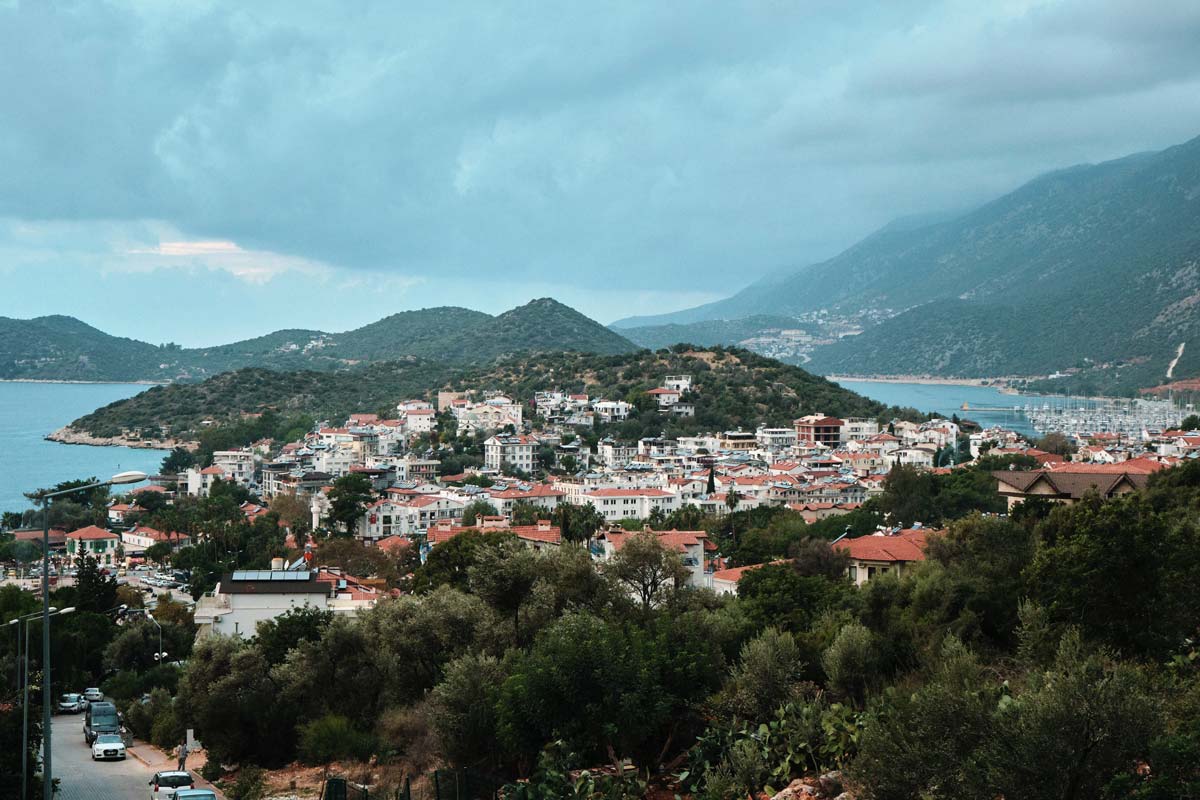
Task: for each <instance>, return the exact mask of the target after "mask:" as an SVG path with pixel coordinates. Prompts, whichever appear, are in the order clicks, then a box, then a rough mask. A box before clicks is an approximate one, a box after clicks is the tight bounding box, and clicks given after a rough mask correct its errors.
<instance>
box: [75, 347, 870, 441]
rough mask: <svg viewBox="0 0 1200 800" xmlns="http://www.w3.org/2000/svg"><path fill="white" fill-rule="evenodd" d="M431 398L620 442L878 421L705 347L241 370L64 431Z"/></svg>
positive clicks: (159, 391) (800, 378) (823, 392)
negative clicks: (662, 406)
mask: <svg viewBox="0 0 1200 800" xmlns="http://www.w3.org/2000/svg"><path fill="white" fill-rule="evenodd" d="M678 373H685V374H690V375H692V376H693V378H694V386H695V391H694V397H693V398H692V399H693V400H694V402H695V405H696V416H695V418H692V419H674V418H666V417H663V416H661V415H659V414H658V413H657V412H656V411H655V409H654V404H653V402H652V401H650V399H649V398H648V397H647V396H646V395H645V392H646V391H647V390H649V389H653V388H655V387H656V386H659V385H661V381H662V379H663V377H664V376H666V375H668V374H678ZM439 389H451V390H465V389H476V390H480V391H483V390H488V389H497V390H502V391H504V392H508V393H510V394H511V395H513V396H514V397H515V398H516V399H518V400H521V401H523V402H528V401H530V400H532V399H533V395H534V393H535V392H537V391H539V390H545V389H564V390H568V391H572V392H586V393H588V394H589V395H591V396H592V397H600V396H603V397H607V398H610V399H625V400H629V401H630V402H633V403H635V404H636V405H638V406H639V408H641V409H642V410H641V413H640V415H639V416H638V418H637V419H635V420H632V421H631V422H629V423H626V424H625V426H623V429H622V430H619V431H615V432H617V433H618V434H619V435H623V436H628V437H630V438H633V437H635V436H640V435H651V434H658V433H660V432H665V433H668V434H670V435H677V434H685V433H693V432H697V431H715V430H726V429H729V428H732V427H737V426H741V427H744V428H747V429H752V428H753V426H754V425H756V424H759V423H767V424H771V425H789V424H791V421H792V419H794V418H795V417H797V416H799V415H801V414H805V413H811V412H815V411H822V412H825V413H829V414H837V415H846V416H869V417H875V416H878V415H880V414H883V413H885V411H886V409H885V407H884V406H883V405H881V404H880V403H877V402H875V401H872V400H868V399H867V398H865V397H862V396H861V395H857V394H855V393H853V392H850V391H848V390H846V389H843V388H842V387H840V386H838V385H837V384H834V383H831V382H829V381H827V380H825V379H824V378H820V377H817V376H815V375H812V374H810V373H808V372H805V371H804V370H802V369H800V368H799V367H794V366H790V365H787V364H782V363H780V362H778V361H775V360H772V359H769V358H765V357H763V356H759V355H756V354H754V353H751V352H749V351H746V350H739V349H722V348H717V349H712V350H703V349H701V350H689V351H686V352H667V351H660V352H650V351H647V350H642V351H639V352H636V353H622V354H615V355H595V354H586V353H573V352H559V353H550V352H546V353H538V354H537V355H536V356H519V357H513V358H508V359H504V360H501V361H498V362H495V363H493V364H490V365H488V366H476V367H465V366H461V365H457V366H456V365H445V364H440V363H437V362H431V361H426V360H422V359H416V358H413V359H408V360H405V361H400V362H387V363H378V364H370V365H366V366H363V367H359V368H356V369H351V370H343V371H339V372H332V373H329V372H315V371H301V372H277V371H272V370H266V369H242V370H237V371H234V372H229V373H225V374H222V375H218V376H216V377H213V378H209V379H208V380H205V381H201V382H199V383H176V384H172V385H169V386H157V387H154V388H152V389H149V390H147V391H145V392H143V393H141V394H139V395H137V396H135V397H132V398H129V399H128V400H121V401H118V402H116V403H113V404H111V405H108V406H105V407H104V408H101V409H97V410H96V411H94V412H92V413H91V414H88V415H87V416H84V417H81V418H80V419H77V420H75V422H73V423H71V426H70V427H71V428H73V429H74V430H77V431H80V432H86V433H90V434H92V435H95V436H115V435H118V434H120V433H121V432H122V431H126V430H137V431H140V432H141V433H142V434H143V435H145V436H158V435H160V434H162V433H169V434H170V435H172V436H176V437H179V438H183V439H187V438H193V437H195V436H196V435H197V434H198V432H199V431H201V430H203V429H205V428H206V427H211V426H213V425H225V424H229V423H232V422H236V421H238V420H240V419H242V418H243V416H244V415H245V414H253V413H261V412H263V411H266V410H274V411H277V412H279V413H280V414H285V415H302V414H303V415H309V416H312V417H315V418H318V419H330V420H339V419H341V418H344V417H345V416H347V415H349V414H351V413H354V412H360V411H365V412H383V413H390V411H391V409H394V407H395V404H396V402H397V401H399V400H401V399H403V398H406V397H419V396H429V397H432V396H433V394H434V393H436V392H437V391H438V390H439Z"/></svg>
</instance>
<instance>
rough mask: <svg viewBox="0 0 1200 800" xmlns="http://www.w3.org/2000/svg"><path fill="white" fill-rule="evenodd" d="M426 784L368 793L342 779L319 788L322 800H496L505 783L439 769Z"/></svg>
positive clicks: (473, 773) (329, 780)
mask: <svg viewBox="0 0 1200 800" xmlns="http://www.w3.org/2000/svg"><path fill="white" fill-rule="evenodd" d="M422 777H424V778H425V780H420V781H418V782H417V786H416V787H414V786H413V782H412V780H411V779H409V778H405V779H404V785H403V786H401V787H400V788H399V789H392V790H390V791H387V792H383V791H375V792H370V791H368V789H367V788H366V787H365V786H359V785H358V784H356V783H353V782H351V781H348V780H346V779H345V778H327V779H326V780H325V785H324V786H323V787H322V788H321V800H497V798H498V797H499V794H500V788H501V787H502V786H503V785H504V782H503V781H501V780H499V779H497V778H495V777H493V776H490V775H486V774H484V773H482V772H477V771H475V770H468V769H439V770H434V771H433V772H431V773H429V774H428V775H426V776H422Z"/></svg>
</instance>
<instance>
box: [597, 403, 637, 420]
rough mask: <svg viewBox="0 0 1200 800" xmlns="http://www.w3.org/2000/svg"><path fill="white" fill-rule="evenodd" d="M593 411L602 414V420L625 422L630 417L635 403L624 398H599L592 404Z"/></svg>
mask: <svg viewBox="0 0 1200 800" xmlns="http://www.w3.org/2000/svg"><path fill="white" fill-rule="evenodd" d="M592 411H595V412H596V413H597V414H598V415H599V416H600V420H601V421H602V422H623V421H624V420H627V419H629V414H630V412H632V411H633V405H632V404H631V403H626V402H625V401H624V400H597V401H596V402H595V403H593V404H592Z"/></svg>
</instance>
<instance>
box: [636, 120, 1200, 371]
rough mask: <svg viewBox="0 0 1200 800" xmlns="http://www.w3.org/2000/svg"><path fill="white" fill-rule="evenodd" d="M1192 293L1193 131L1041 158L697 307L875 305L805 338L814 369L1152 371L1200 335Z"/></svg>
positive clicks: (733, 313)
mask: <svg viewBox="0 0 1200 800" xmlns="http://www.w3.org/2000/svg"><path fill="white" fill-rule="evenodd" d="M1198 298H1200V138H1197V139H1193V140H1192V141H1189V142H1187V143H1185V144H1182V145H1178V146H1176V147H1172V148H1169V149H1167V150H1164V151H1162V152H1158V153H1148V154H1139V155H1135V156H1130V157H1127V158H1122V159H1119V160H1116V161H1110V162H1106V163H1102V164H1096V165H1086V166H1079V167H1072V168H1070V169H1065V170H1061V171H1058V172H1054V173H1050V174H1048V175H1044V176H1042V177H1040V178H1037V179H1035V180H1033V181H1031V182H1029V183H1028V184H1026V185H1024V186H1022V187H1020V188H1019V189H1017V190H1016V191H1013V192H1011V193H1009V194H1007V195H1005V196H1003V197H1000V198H998V199H996V200H994V201H993V202H991V203H988V204H986V205H983V206H981V207H979V208H977V209H975V210H973V211H971V212H969V213H966V214H963V215H960V216H958V217H956V218H954V219H951V220H947V221H942V222H937V223H935V224H931V225H915V226H909V225H902V226H890V227H889V228H887V229H884V230H882V231H880V232H878V233H876V234H874V235H872V236H870V237H867V238H866V239H864V240H863V241H861V242H859V243H858V244H856V245H854V246H853V247H851V248H849V249H848V250H846V251H845V252H843V253H841V254H839V255H838V256H835V257H834V258H832V259H830V260H828V261H826V262H823V263H821V264H816V265H813V266H810V267H806V268H805V269H802V270H800V271H798V272H796V273H795V274H794V275H793V276H792V277H790V278H787V279H783V280H776V281H774V282H772V283H771V284H769V285H759V286H752V287H749V288H747V289H746V290H744V291H743V292H740V293H739V294H737V295H735V296H733V297H731V298H729V299H727V300H723V301H719V302H717V303H714V304H710V305H709V306H707V307H705V308H704V310H703V313H704V314H706V315H707V316H709V317H710V318H718V317H720V318H723V319H731V318H737V317H745V316H749V315H751V314H800V313H805V312H811V311H815V310H818V309H827V310H828V311H829V312H830V313H831V314H841V315H847V316H855V315H861V316H863V317H865V318H867V319H881V320H886V321H883V322H881V324H880V325H879V326H878V327H876V328H874V329H868V331H867V332H865V333H864V334H862V335H861V336H858V337H853V338H847V339H845V340H843V341H842V342H839V343H838V344H836V345H832V346H830V347H829V348H827V349H820V350H817V351H816V352H815V353H814V355H813V361H812V362H811V365H810V366H811V368H813V369H816V370H817V371H822V372H839V373H856V374H865V373H893V374H896V373H905V372H923V373H934V374H942V375H973V376H987V375H995V374H997V371H999V373H1000V374H1003V373H1020V374H1045V373H1049V372H1053V371H1056V370H1061V369H1066V368H1070V367H1074V366H1076V365H1078V364H1086V363H1094V364H1109V365H1110V366H1109V367H1108V369H1110V370H1114V371H1119V370H1122V369H1123V370H1125V371H1126V372H1128V371H1129V370H1128V369H1127V368H1128V367H1129V366H1131V365H1146V364H1149V366H1143V367H1140V369H1141V370H1142V371H1143V372H1145V373H1146V374H1154V375H1157V376H1158V378H1157V379H1155V380H1158V379H1161V377H1162V376H1163V375H1164V374H1165V371H1166V365H1167V363H1168V362H1169V360H1170V359H1171V358H1172V357H1173V356H1174V354H1175V352H1176V350H1177V348H1178V346H1179V344H1180V343H1181V342H1184V341H1189V340H1194V339H1196V338H1197V336H1198V335H1200V304H1198V303H1197V299H1198ZM697 311H699V310H698V309H693V310H690V311H688V312H686V314H685V315H684V316H685V318H688V319H694V314H695V313H696V312H697ZM888 318H890V319H888ZM659 321H661V319H660V320H659ZM637 322H638V321H637V320H625V321H622V322H621V323H620V325H621V329H622V330H625V329H626V328H627V327H628V326H629V325H631V324H636V323H637ZM1196 344H1200V341H1197V342H1196ZM1196 374H1200V347H1197V346H1189V348H1188V352H1187V353H1185V356H1184V359H1183V360H1182V361H1181V362H1180V364H1179V367H1178V369H1177V370H1176V377H1181V376H1184V377H1186V376H1191V375H1196Z"/></svg>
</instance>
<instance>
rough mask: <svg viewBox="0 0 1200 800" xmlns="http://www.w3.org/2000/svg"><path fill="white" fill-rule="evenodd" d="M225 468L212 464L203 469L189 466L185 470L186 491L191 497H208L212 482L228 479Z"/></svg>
mask: <svg viewBox="0 0 1200 800" xmlns="http://www.w3.org/2000/svg"><path fill="white" fill-rule="evenodd" d="M228 479H229V477H228V476H227V475H226V474H225V470H223V469H221V468H220V467H218V466H216V465H213V466H211V467H205V468H204V469H196V468H194V467H192V468H189V469H188V471H187V493H188V494H189V495H191V496H192V497H208V495H209V494H210V493H211V492H212V487H213V484H214V483H216V482H217V481H223V480H228Z"/></svg>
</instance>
